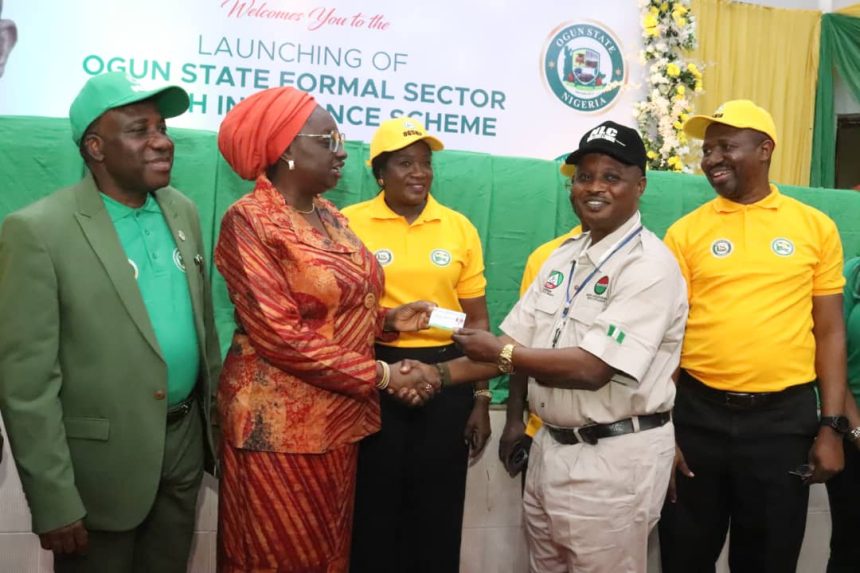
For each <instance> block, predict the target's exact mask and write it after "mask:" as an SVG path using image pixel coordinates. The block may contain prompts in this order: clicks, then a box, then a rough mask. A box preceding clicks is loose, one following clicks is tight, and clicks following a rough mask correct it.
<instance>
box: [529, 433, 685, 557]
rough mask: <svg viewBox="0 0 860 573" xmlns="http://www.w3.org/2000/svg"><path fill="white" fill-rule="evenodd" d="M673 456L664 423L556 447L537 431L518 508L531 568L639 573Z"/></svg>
mask: <svg viewBox="0 0 860 573" xmlns="http://www.w3.org/2000/svg"><path fill="white" fill-rule="evenodd" d="M674 456H675V434H674V427H673V425H672V423H671V422H669V423H668V424H666V425H664V426H661V427H659V428H654V429H652V430H646V431H643V432H639V433H633V434H626V435H623V436H616V437H612V438H605V439H602V440H600V441H599V442H598V443H597V444H595V445H588V444H575V445H572V446H568V445H562V444H559V443H558V442H556V441H555V440H554V439H553V437H552V436H550V434H549V432H547V431H546V430H545V429H541V430H540V432H538V434H537V435H536V436H535V438H534V443H533V444H532V447H531V453H530V457H529V466H528V473H527V475H526V488H525V492H524V494H523V510H524V511H523V513H524V518H525V525H526V536H527V540H528V547H529V570H530V571H532V572H534V573H538V572H539V573H568V572H571V573H572V572H576V573H645V571H646V568H647V561H648V556H647V548H648V534H649V533H650V531H651V529H653V528H654V526H655V525H656V524H657V521H658V519H659V517H660V509H661V507H662V505H663V500H664V499H665V497H666V488H667V487H668V484H669V476H670V473H671V471H672V464H673V460H674Z"/></svg>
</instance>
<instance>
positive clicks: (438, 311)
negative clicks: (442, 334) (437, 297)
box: [430, 306, 466, 330]
mask: <svg viewBox="0 0 860 573" xmlns="http://www.w3.org/2000/svg"><path fill="white" fill-rule="evenodd" d="M465 324H466V313H464V312H457V311H456V310H450V309H447V308H441V307H438V306H437V307H436V308H434V309H433V312H431V313H430V326H432V327H433V328H443V329H445V330H457V329H458V328H463V325H465Z"/></svg>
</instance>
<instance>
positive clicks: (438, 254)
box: [430, 249, 451, 267]
mask: <svg viewBox="0 0 860 573" xmlns="http://www.w3.org/2000/svg"><path fill="white" fill-rule="evenodd" d="M430 261H432V263H433V264H434V265H436V266H438V267H447V266H448V265H450V264H451V253H449V252H448V251H446V250H445V249H433V251H432V252H431V253H430Z"/></svg>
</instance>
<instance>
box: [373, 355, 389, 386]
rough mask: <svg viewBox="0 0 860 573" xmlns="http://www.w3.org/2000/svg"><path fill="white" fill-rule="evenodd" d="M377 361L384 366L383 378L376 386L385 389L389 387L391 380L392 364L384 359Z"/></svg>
mask: <svg viewBox="0 0 860 573" xmlns="http://www.w3.org/2000/svg"><path fill="white" fill-rule="evenodd" d="M376 363H377V364H379V365H380V366H381V367H382V378H381V379H380V380H379V382H377V383H376V387H377V388H379V389H380V390H385V389H386V388H388V383H389V382H391V366H389V365H388V363H387V362H383V361H382V360H377V361H376Z"/></svg>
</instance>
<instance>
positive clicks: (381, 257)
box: [373, 249, 394, 267]
mask: <svg viewBox="0 0 860 573" xmlns="http://www.w3.org/2000/svg"><path fill="white" fill-rule="evenodd" d="M373 256H374V257H376V262H377V263H379V264H380V265H382V266H383V267H384V266H387V265H390V264H391V261H393V260H394V253H392V252H391V251H389V250H388V249H379V250H378V251H376V252H375V253H373Z"/></svg>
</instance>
